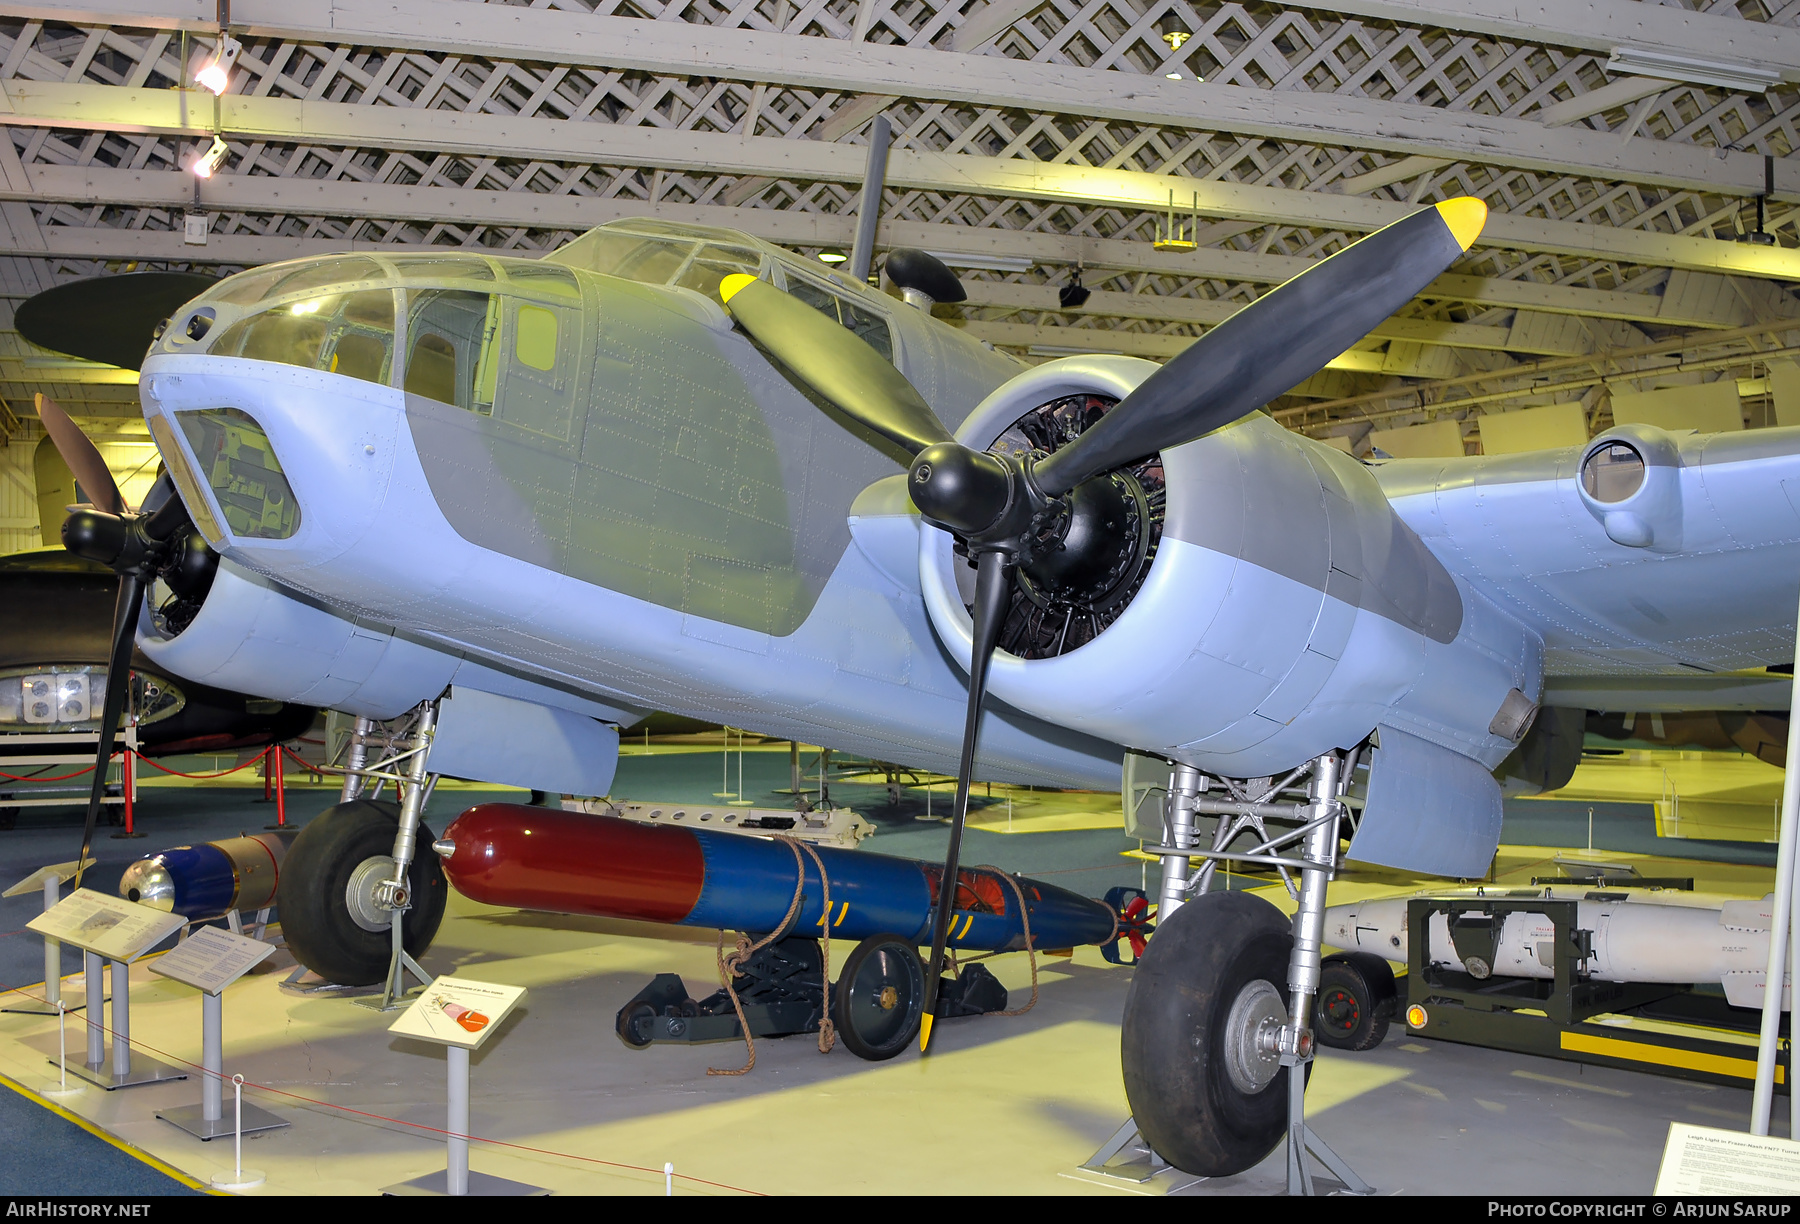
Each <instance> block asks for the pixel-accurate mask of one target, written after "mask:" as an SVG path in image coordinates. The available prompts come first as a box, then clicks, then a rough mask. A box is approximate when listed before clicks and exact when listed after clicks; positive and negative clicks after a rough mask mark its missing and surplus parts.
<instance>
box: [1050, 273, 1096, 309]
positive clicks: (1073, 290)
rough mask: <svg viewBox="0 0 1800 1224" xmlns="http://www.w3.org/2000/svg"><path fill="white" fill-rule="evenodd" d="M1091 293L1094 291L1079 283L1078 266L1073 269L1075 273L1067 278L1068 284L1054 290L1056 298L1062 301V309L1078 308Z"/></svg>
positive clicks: (1084, 303)
mask: <svg viewBox="0 0 1800 1224" xmlns="http://www.w3.org/2000/svg"><path fill="white" fill-rule="evenodd" d="M1093 295H1094V291H1093V290H1092V289H1089V288H1088V287H1087V286H1086V285H1084V284H1082V283H1081V269H1080V268H1076V269H1075V275H1074V276H1072V277H1070V278H1069V283H1068V284H1066V285H1064V286H1063V287H1062V288H1061V289H1058V290H1057V291H1056V297H1057V300H1058V301H1060V302H1061V303H1062V308H1063V309H1064V310H1080V309H1081V308H1082V307H1083V306H1085V305H1087V300H1088V299H1089V298H1090V297H1092V296H1093Z"/></svg>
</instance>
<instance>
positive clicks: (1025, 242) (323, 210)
mask: <svg viewBox="0 0 1800 1224" xmlns="http://www.w3.org/2000/svg"><path fill="white" fill-rule="evenodd" d="M31 181H32V184H33V190H32V191H31V192H29V193H23V192H16V193H15V192H8V191H6V190H5V189H3V188H0V199H17V200H30V201H33V202H39V203H43V202H50V201H65V202H69V203H74V204H83V205H89V204H116V205H123V206H127V207H144V208H164V209H179V208H183V207H185V206H187V205H188V204H189V203H190V202H191V201H192V199H193V180H192V179H191V178H189V177H188V176H187V175H186V174H184V173H182V172H179V171H166V170H122V169H113V168H108V167H101V166H55V165H48V164H38V165H35V166H33V167H32V179H31ZM202 202H203V204H204V205H205V206H206V207H207V208H208V209H211V210H214V211H218V212H246V213H253V214H256V213H287V214H292V215H297V216H321V215H323V216H332V217H349V218H373V219H384V220H385V219H393V218H407V219H411V220H418V221H425V222H442V223H446V224H462V225H512V226H527V227H532V228H540V229H552V230H554V229H570V230H577V231H579V230H586V229H589V228H591V227H593V226H595V225H600V224H603V223H605V222H607V221H613V220H617V219H619V218H623V217H648V216H656V217H661V218H663V219H664V220H669V221H681V222H688V223H693V224H700V225H719V226H724V227H726V228H728V229H741V230H744V231H745V232H747V233H751V234H754V235H756V236H757V237H759V238H764V239H767V240H768V241H771V242H776V243H781V244H784V245H789V246H842V245H844V244H845V243H847V242H849V241H850V238H851V236H852V231H853V229H854V227H855V224H856V222H855V218H854V216H837V215H833V214H827V213H807V212H790V211H784V210H780V209H773V208H747V207H727V206H724V205H709V204H673V203H668V202H658V203H655V204H652V203H650V202H648V201H643V200H628V199H618V198H612V199H595V198H594V197H591V196H579V195H549V194H541V193H537V192H530V191H482V190H478V189H471V188H466V187H420V186H405V185H400V184H393V183H358V182H355V181H352V180H344V179H288V178H276V177H274V176H273V175H236V174H222V175H219V176H216V177H215V178H213V179H211V180H210V181H208V182H207V183H206V184H205V186H204V188H203V192H202ZM41 232H42V237H43V241H44V244H45V245H44V246H43V247H30V248H25V247H20V248H18V249H16V250H8V251H7V252H5V253H11V254H28V255H44V254H46V253H47V254H51V255H59V256H66V257H71V258H85V259H170V260H187V261H192V262H212V263H231V264H236V263H247V264H256V263H268V262H271V261H273V260H277V259H293V258H298V257H299V256H301V255H315V254H326V253H329V252H334V251H346V250H351V249H361V248H362V247H364V246H367V245H369V244H356V243H350V242H345V241H341V240H337V239H321V238H315V239H298V238H285V237H261V236H253V235H230V234H214V235H212V236H211V237H210V238H209V239H208V242H207V245H206V246H203V247H201V246H188V245H186V244H185V243H183V241H182V238H181V235H180V234H179V233H175V232H173V231H166V230H140V229H114V228H106V227H75V226H66V225H52V226H46V227H42V231H41ZM877 244H878V245H879V246H881V247H882V248H883V249H887V248H891V247H896V246H911V247H920V248H922V249H925V250H930V251H939V252H947V253H954V254H962V255H977V256H979V255H998V256H1011V257H1024V258H1028V259H1031V260H1034V261H1036V262H1039V263H1044V264H1064V265H1074V264H1077V263H1080V264H1085V265H1086V266H1088V267H1090V268H1106V269H1117V270H1125V271H1139V272H1150V273H1154V274H1161V275H1174V276H1191V277H1206V278H1209V279H1218V280H1224V281H1247V282H1251V283H1255V284H1279V283H1281V282H1282V281H1285V280H1288V279H1290V278H1292V277H1294V276H1297V275H1299V274H1300V273H1301V272H1304V271H1305V270H1306V269H1307V268H1309V267H1311V266H1312V265H1313V263H1314V262H1315V261H1313V260H1310V259H1301V258H1295V257H1292V256H1286V255H1257V254H1254V253H1252V252H1248V251H1234V250H1228V249H1218V248H1210V247H1203V248H1201V249H1200V250H1197V251H1193V252H1189V253H1187V254H1176V253H1163V252H1160V251H1156V250H1154V249H1153V248H1152V247H1151V246H1150V245H1149V244H1148V243H1144V242H1123V241H1118V240H1113V239H1097V238H1085V237H1068V236H1064V235H1059V234H1046V233H1041V232H1034V231H1021V230H1007V229H994V228H978V227H975V226H969V225H931V224H924V223H920V222H908V221H883V222H882V224H881V227H880V229H879V230H878V231H877ZM1120 296H1127V295H1120ZM1426 296H1428V297H1431V298H1434V299H1439V300H1449V301H1468V302H1472V303H1477V304H1480V305H1483V306H1489V307H1510V308H1514V309H1524V310H1532V311H1542V312H1546V313H1551V314H1561V315H1579V316H1583V317H1588V318H1609V319H1623V320H1627V321H1630V322H1635V323H1660V324H1663V325H1673V326H1683V327H1729V326H1733V325H1735V324H1736V323H1737V322H1739V319H1738V317H1737V315H1736V313H1730V314H1725V313H1720V312H1719V310H1718V307H1717V303H1716V301H1715V302H1708V301H1702V300H1700V299H1691V300H1690V299H1682V300H1680V301H1676V302H1671V301H1670V300H1667V299H1665V298H1662V297H1658V296H1656V295H1654V294H1648V293H1619V292H1610V291H1606V290H1595V289H1581V288H1574V287H1570V286H1566V285H1545V284H1539V283H1537V282H1535V281H1525V280H1499V279H1494V278H1490V277H1479V276H1462V275H1458V274H1450V275H1446V276H1442V277H1439V278H1438V280H1437V281H1435V282H1433V284H1432V286H1431V288H1430V290H1429V291H1428V293H1427V295H1426ZM1195 305H1196V307H1198V306H1199V303H1195ZM1199 321H1203V322H1204V321H1206V320H1199ZM1406 338H1408V339H1417V338H1419V337H1406ZM1507 347H1512V346H1507ZM1526 351H1535V350H1533V349H1528V350H1526ZM1556 351H1562V350H1560V349H1559V350H1556Z"/></svg>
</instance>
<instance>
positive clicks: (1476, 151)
mask: <svg viewBox="0 0 1800 1224" xmlns="http://www.w3.org/2000/svg"><path fill="white" fill-rule="evenodd" d="M1618 7H1632V8H1637V7H1642V6H1640V5H1635V4H1634V5H1629V6H1626V5H1620V6H1618ZM193 10H194V4H193V0H108V2H107V3H106V5H105V8H104V9H102V10H97V11H94V10H90V11H88V12H87V14H86V16H85V18H82V17H79V16H75V15H71V14H79V13H80V12H81V10H73V9H71V7H70V6H68V5H66V4H61V5H35V4H0V12H11V13H15V14H17V15H21V16H27V17H32V18H37V19H41V18H45V17H52V16H53V17H55V18H56V19H58V20H77V21H82V20H84V21H85V23H86V24H90V25H92V24H105V23H107V21H108V20H109V19H110V20H111V21H114V22H117V23H119V24H137V25H142V24H153V23H160V24H162V25H164V26H170V25H175V24H182V23H184V22H185V23H188V24H191V23H192V20H193V19H192V12H193ZM232 21H233V24H234V26H241V27H244V28H245V29H247V30H249V31H251V32H253V33H260V34H268V35H275V36H283V37H293V38H299V39H304V40H308V41H313V42H324V43H328V44H340V45H346V44H347V45H354V46H376V47H396V48H403V49H414V50H430V51H443V52H451V53H455V54H461V55H480V56H487V57H498V58H505V59H521V60H529V61H538V62H549V63H555V64H585V65H593V66H597V67H605V68H614V69H618V68H625V69H635V70H638V71H644V72H656V73H671V74H677V75H681V76H693V75H703V76H711V77H720V78H725V79H733V80H747V81H769V82H779V83H782V84H788V85H800V86H807V87H811V88H816V89H826V90H840V91H846V92H851V93H857V94H876V95H890V96H900V97H911V98H926V99H936V100H943V101H956V102H966V103H970V104H975V105H980V106H1016V107H1022V108H1025V109H1028V110H1034V111H1039V112H1046V113H1051V114H1057V113H1070V114H1079V115H1085V116H1094V117H1100V118H1108V119H1117V120H1123V121H1126V122H1130V123H1148V124H1156V125H1159V126H1171V127H1177V128H1188V129H1215V130H1221V131H1228V132H1236V133H1240V134H1242V135H1246V136H1257V137H1265V138H1270V139H1278V140H1299V141H1307V142H1320V143H1325V144H1344V145H1349V146H1350V147H1352V148H1368V149H1381V150H1384V151H1387V152H1393V153H1400V154H1419V155H1424V156H1435V157H1447V158H1450V159H1453V160H1463V159H1468V160H1472V161H1477V162H1481V163H1485V164H1492V165H1504V166H1517V167H1521V168H1526V169H1533V170H1541V171H1548V172H1551V173H1557V174H1574V175H1579V176H1581V177H1583V178H1595V177H1598V178H1614V179H1621V180H1625V181H1629V182H1638V183H1645V184H1652V185H1656V186H1663V187H1671V188H1676V189H1679V190H1690V191H1709V192H1717V193H1721V194H1737V195H1746V196H1753V195H1757V194H1760V193H1761V191H1762V189H1763V159H1762V158H1761V157H1760V156H1757V155H1755V154H1751V153H1742V152H1728V153H1727V155H1726V156H1725V158H1724V159H1723V160H1720V159H1719V158H1717V157H1716V156H1715V155H1714V151H1713V150H1712V149H1710V148H1707V147H1704V146H1701V145H1696V144H1680V143H1676V142H1671V141H1658V140H1640V141H1630V142H1624V143H1621V142H1620V141H1618V140H1616V139H1613V138H1612V137H1611V136H1610V135H1609V134H1607V133H1600V132H1593V131H1587V130H1581V129H1566V130H1546V129H1545V127H1544V126H1543V125H1542V124H1540V123H1536V122H1533V121H1531V120H1529V119H1508V118H1504V117H1500V116H1493V115H1483V114H1479V113H1477V112H1475V111H1469V110H1462V111H1453V110H1447V109H1444V108H1441V107H1432V106H1425V105H1420V104H1414V103H1395V102H1386V101H1381V100H1378V99H1371V98H1361V97H1356V96H1352V95H1348V94H1336V93H1330V94H1312V93H1307V92H1303V91H1296V90H1281V91H1274V90H1266V89H1257V88H1251V87H1246V86H1238V85H1221V84H1215V83H1212V82H1202V81H1193V80H1180V81H1171V80H1166V79H1163V78H1161V77H1152V76H1144V75H1141V74H1138V73H1131V72H1123V71H1117V70H1096V69H1089V68H1078V67H1070V66H1066V65H1059V64H1039V63H1032V62H1028V61H1023V60H1016V59H1011V58H1009V57H1005V56H995V55H984V56H969V55H963V54H960V53H957V52H953V51H938V50H935V49H932V48H929V47H907V46H901V45H897V44H879V43H867V42H858V41H853V40H850V39H842V38H818V37H807V36H802V35H793V34H781V33H771V32H766V31H759V30H749V29H741V28H740V29H728V28H723V27H718V26H708V25H700V24H695V23H690V22H682V21H644V20H640V19H637V18H627V17H596V16H593V15H590V14H586V13H570V12H564V11H558V10H551V9H538V8H520V7H515V6H512V5H504V4H480V3H471V2H470V0H356V2H355V3H350V2H348V0H237V3H236V4H234V5H233V8H232ZM1756 25H1757V27H1758V28H1759V29H1761V28H1765V27H1764V26H1763V24H1762V23H1756ZM434 113H439V114H441V113H442V112H434ZM1776 194H1777V196H1778V197H1779V198H1783V199H1800V166H1788V165H1785V164H1781V165H1778V166H1777V170H1776Z"/></svg>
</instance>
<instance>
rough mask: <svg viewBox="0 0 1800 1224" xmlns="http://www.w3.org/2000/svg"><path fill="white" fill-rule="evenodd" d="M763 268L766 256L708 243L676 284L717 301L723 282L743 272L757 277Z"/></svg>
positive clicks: (696, 254)
mask: <svg viewBox="0 0 1800 1224" xmlns="http://www.w3.org/2000/svg"><path fill="white" fill-rule="evenodd" d="M761 267H762V256H761V255H759V254H758V253H757V252H755V251H750V250H745V249H744V248H742V247H728V246H718V245H716V244H713V243H708V244H707V245H705V246H703V247H701V248H700V249H699V250H698V251H696V252H694V255H693V257H692V258H691V259H689V260H688V262H687V266H686V267H684V268H682V270H681V274H680V275H679V276H677V277H676V278H675V280H674V282H673V283H675V284H677V285H680V286H681V287H682V288H684V289H692V290H694V291H695V292H697V293H702V294H705V295H706V296H707V297H709V298H712V299H714V300H715V301H716V300H718V297H719V282H720V281H722V280H724V279H725V278H726V277H727V276H731V275H734V274H736V273H740V272H741V273H745V274H747V275H750V276H755V275H756V273H757V270H758V269H759V268H761Z"/></svg>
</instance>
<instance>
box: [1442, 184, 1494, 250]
mask: <svg viewBox="0 0 1800 1224" xmlns="http://www.w3.org/2000/svg"><path fill="white" fill-rule="evenodd" d="M1437 210H1438V216H1440V217H1442V218H1443V219H1444V224H1445V225H1447V226H1449V227H1450V234H1451V236H1452V237H1453V238H1455V239H1456V242H1457V245H1458V246H1460V247H1462V249H1463V250H1465V251H1466V250H1468V249H1469V248H1470V247H1471V246H1473V245H1475V239H1477V238H1479V237H1480V236H1481V228H1482V226H1484V225H1486V224H1487V215H1488V209H1487V205H1486V204H1483V203H1482V202H1481V201H1480V200H1477V199H1476V198H1475V197H1474V196H1457V197H1456V198H1455V199H1454V200H1445V201H1444V202H1443V203H1442V204H1439V205H1438V206H1437Z"/></svg>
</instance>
